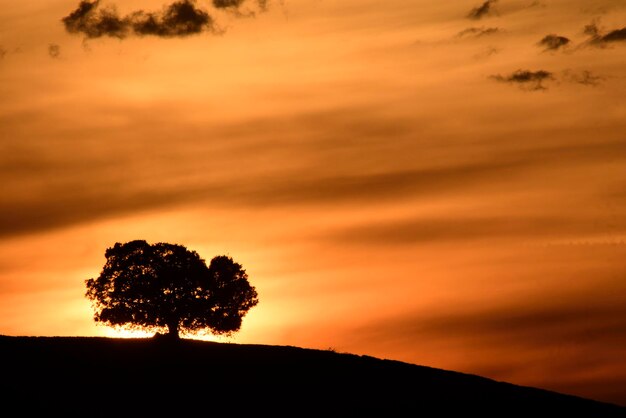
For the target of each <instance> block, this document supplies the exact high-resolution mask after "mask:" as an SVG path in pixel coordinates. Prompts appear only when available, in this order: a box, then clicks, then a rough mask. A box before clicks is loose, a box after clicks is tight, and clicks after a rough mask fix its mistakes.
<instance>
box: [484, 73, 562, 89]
mask: <svg viewBox="0 0 626 418" xmlns="http://www.w3.org/2000/svg"><path fill="white" fill-rule="evenodd" d="M490 78H492V79H494V80H496V81H500V82H503V83H512V84H519V85H520V86H521V87H522V88H524V89H527V90H533V91H534V90H546V89H547V87H545V86H544V85H543V83H544V82H545V81H549V80H554V75H553V74H552V73H551V72H549V71H545V70H538V71H530V70H517V71H515V72H514V73H512V74H510V75H507V76H503V75H500V74H498V75H492V76H491V77H490Z"/></svg>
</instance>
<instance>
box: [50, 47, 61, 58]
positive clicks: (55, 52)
mask: <svg viewBox="0 0 626 418" xmlns="http://www.w3.org/2000/svg"><path fill="white" fill-rule="evenodd" d="M48 55H50V58H59V57H60V56H61V46H59V45H57V44H50V45H48Z"/></svg>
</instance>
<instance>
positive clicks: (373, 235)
mask: <svg viewBox="0 0 626 418" xmlns="http://www.w3.org/2000/svg"><path fill="white" fill-rule="evenodd" d="M625 68H626V3H624V2H623V1H621V0H539V1H533V0H488V1H485V2H483V1H481V0H449V1H445V2H444V1H441V2H436V1H425V0H387V1H385V2H381V1H374V0H282V1H279V0H267V1H258V0H243V1H229V0H216V1H212V0H197V1H195V2H193V1H190V0H172V1H171V2H169V3H168V0H125V1H121V0H101V1H100V2H96V3H92V2H89V1H87V2H81V1H79V0H30V1H28V2H21V1H10V0H0V97H1V98H2V100H0V184H1V185H2V186H1V187H2V189H1V190H2V193H0V334H4V335H38V336H133V335H135V336H136V334H128V333H123V332H119V331H115V330H111V329H109V328H107V327H104V326H101V325H97V324H96V323H95V322H94V321H93V310H92V308H91V305H90V303H89V301H88V300H87V299H86V298H85V291H86V287H85V280H86V279H89V278H92V277H97V276H98V274H99V272H100V271H101V269H102V267H103V265H104V262H105V258H104V252H105V250H106V248H108V247H111V246H113V245H114V244H115V243H116V242H127V241H131V240H135V239H143V240H147V241H148V242H150V243H156V242H169V243H176V244H181V245H184V246H186V247H187V248H188V249H191V250H194V251H196V252H198V253H199V254H200V256H202V257H203V258H204V259H205V260H207V261H208V260H210V259H211V258H212V257H214V256H216V255H228V256H231V257H232V258H233V259H234V260H235V261H237V262H239V263H241V264H242V265H243V267H244V268H245V269H246V271H247V273H248V276H249V281H250V283H251V284H252V285H253V286H254V287H255V288H256V290H257V292H258V295H259V304H258V306H256V307H254V308H253V309H251V310H250V312H249V313H248V314H247V316H246V317H245V318H244V321H243V326H242V328H241V330H240V331H239V332H238V333H236V334H234V335H233V336H231V337H228V338H226V339H224V341H226V342H231V343H254V344H271V345H292V346H300V347H306V348H315V349H331V350H335V351H337V352H346V353H354V354H363V355H370V356H375V357H379V358H385V359H394V360H400V361H405V362H410V363H414V364H420V365H426V366H431V367H437V368H443V369H448V370H455V371H461V372H465V373H472V374H479V375H482V376H485V377H489V378H492V379H496V380H500V381H507V382H510V383H515V384H520V385H528V386H537V387H541V388H545V389H550V390H556V391H560V392H563V393H568V394H574V395H578V396H584V397H589V398H593V399H597V400H602V401H607V402H614V403H618V404H621V405H626V363H625V362H624V361H623V359H624V358H626V170H624V164H625V163H626V100H624V97H626V72H625V70H624V69H625Z"/></svg>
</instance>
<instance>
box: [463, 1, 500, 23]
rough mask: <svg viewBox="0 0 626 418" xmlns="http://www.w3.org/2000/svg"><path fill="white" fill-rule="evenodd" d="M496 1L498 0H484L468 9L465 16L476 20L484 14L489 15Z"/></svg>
mask: <svg viewBox="0 0 626 418" xmlns="http://www.w3.org/2000/svg"><path fill="white" fill-rule="evenodd" d="M497 1H498V0H487V1H485V2H484V3H483V4H481V5H480V6H477V7H474V8H473V9H472V10H470V12H469V13H468V15H467V17H468V18H469V19H474V20H478V19H482V18H483V17H485V16H488V15H490V14H491V13H492V12H493V9H494V5H495V4H496V2H497Z"/></svg>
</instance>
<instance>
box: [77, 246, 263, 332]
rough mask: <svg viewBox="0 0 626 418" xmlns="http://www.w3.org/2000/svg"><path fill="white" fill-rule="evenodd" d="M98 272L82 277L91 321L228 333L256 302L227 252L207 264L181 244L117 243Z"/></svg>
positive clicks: (246, 282) (240, 321) (131, 326)
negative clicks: (88, 276) (91, 276)
mask: <svg viewBox="0 0 626 418" xmlns="http://www.w3.org/2000/svg"><path fill="white" fill-rule="evenodd" d="M105 257H106V263H105V265H104V267H103V269H102V272H101V273H100V276H98V277H97V278H91V279H88V280H86V281H85V283H86V285H87V292H86V296H87V298H89V299H90V300H91V302H92V305H93V308H94V311H95V314H94V319H95V321H96V322H101V323H104V324H106V325H111V326H119V327H122V328H130V329H143V330H151V331H154V330H157V331H158V330H160V329H167V330H168V335H170V336H172V337H176V338H178V336H179V332H180V331H182V332H184V333H195V332H199V331H208V332H210V333H212V334H216V335H220V334H227V335H228V334H231V333H233V332H236V331H238V330H239V329H240V328H241V323H242V319H243V317H244V316H245V315H246V313H247V312H248V310H249V309H250V308H252V307H254V306H255V305H257V303H258V295H257V292H256V289H255V288H254V287H252V286H251V285H250V283H249V282H248V275H247V274H246V271H245V270H244V269H243V268H242V266H241V265H240V264H239V263H236V262H235V261H233V259H232V258H230V257H228V256H225V255H220V256H216V257H214V258H213V259H212V260H211V262H210V264H209V265H208V266H207V265H206V262H205V261H204V260H203V259H202V258H201V257H200V256H199V255H198V253H196V252H195V251H190V250H188V249H187V248H185V247H184V246H182V245H178V244H169V243H156V244H148V243H147V242H146V241H143V240H136V241H130V242H127V243H124V244H122V243H119V242H118V243H116V244H115V245H114V246H113V247H111V248H107V250H106V252H105Z"/></svg>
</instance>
